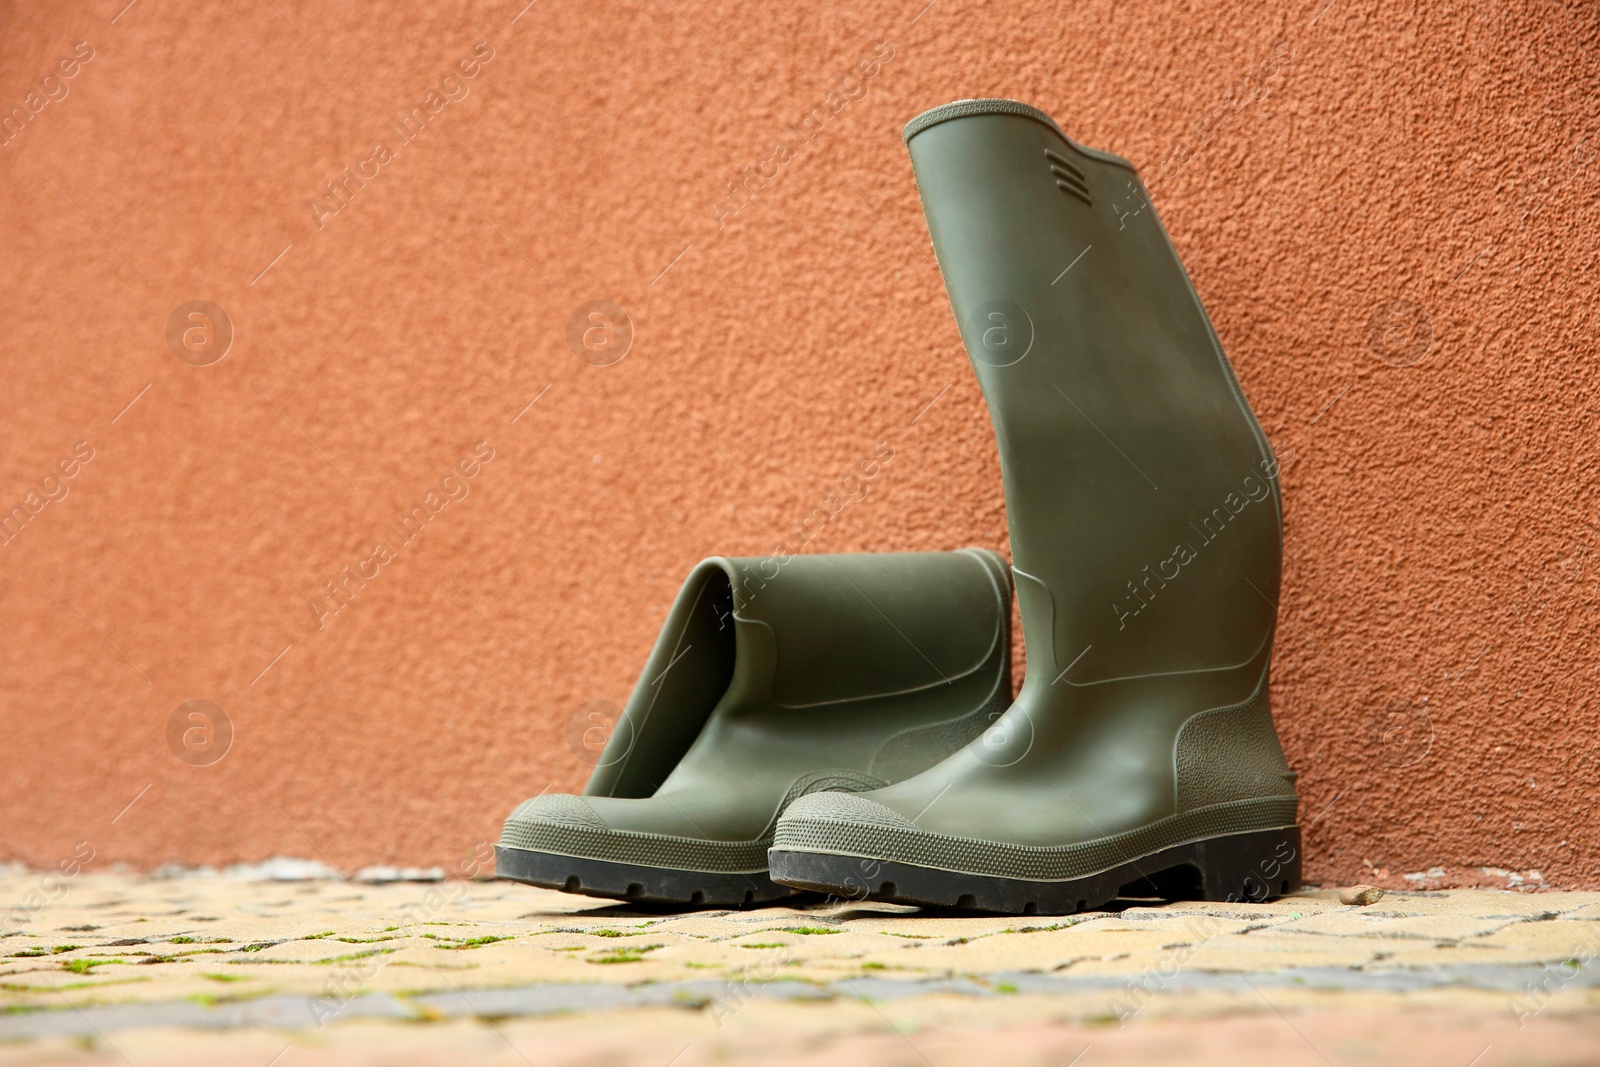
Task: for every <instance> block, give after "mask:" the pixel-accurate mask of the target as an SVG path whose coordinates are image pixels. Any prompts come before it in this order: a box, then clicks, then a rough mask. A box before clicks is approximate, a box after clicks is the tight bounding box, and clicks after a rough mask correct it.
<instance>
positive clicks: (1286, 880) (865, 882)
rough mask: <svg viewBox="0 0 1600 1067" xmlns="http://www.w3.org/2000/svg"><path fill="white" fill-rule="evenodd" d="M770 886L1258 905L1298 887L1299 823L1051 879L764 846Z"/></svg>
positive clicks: (1030, 910) (949, 899) (930, 900)
mask: <svg viewBox="0 0 1600 1067" xmlns="http://www.w3.org/2000/svg"><path fill="white" fill-rule="evenodd" d="M767 862H768V865H769V867H770V868H771V871H770V873H771V876H772V878H773V880H774V881H776V882H779V883H781V884H783V885H788V886H793V887H795V888H797V889H809V890H812V891H813V892H817V893H826V894H829V895H831V896H833V897H835V898H843V899H847V900H879V901H884V902H886V903H890V904H913V905H922V906H933V907H947V908H960V909H962V910H966V911H985V912H994V913H998V914H1002V915H1070V914H1072V913H1073V912H1079V911H1088V910H1090V909H1094V908H1101V907H1104V906H1105V905H1107V904H1109V903H1111V902H1112V901H1113V900H1116V899H1117V898H1118V897H1162V898H1165V899H1167V900H1226V901H1248V902H1254V903H1259V902H1261V901H1266V900H1276V899H1277V898H1278V897H1280V896H1283V895H1284V894H1286V893H1292V892H1294V891H1296V890H1298V889H1299V888H1300V827H1298V826H1283V827H1278V828H1276V829H1271V830H1253V831H1250V832H1248V833H1242V834H1226V835H1222V836H1219V837H1211V838H1206V839H1205V840H1201V841H1190V842H1187V843H1185V844H1181V845H1172V846H1170V847H1168V848H1163V849H1158V850H1157V851H1155V852H1150V853H1147V854H1145V855H1143V856H1139V857H1137V858H1135V859H1132V860H1129V861H1128V862H1126V863H1122V864H1119V865H1117V866H1115V867H1111V868H1109V869H1107V870H1104V871H1099V872H1097V873H1095V874H1089V875H1084V876H1083V877H1081V878H1069V879H1064V880H1062V881H1055V882H1040V881H1032V880H1029V879H1026V878H1006V877H1001V876H997V875H985V874H969V873H967V872H964V871H946V870H940V869H938V868H936V867H919V866H916V865H914V864H910V863H897V862H895V861H893V860H879V859H872V858H868V857H861V856H841V855H835V854H831V853H823V852H788V851H783V850H780V849H771V850H770V851H768V853H767Z"/></svg>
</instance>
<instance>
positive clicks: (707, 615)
mask: <svg viewBox="0 0 1600 1067" xmlns="http://www.w3.org/2000/svg"><path fill="white" fill-rule="evenodd" d="M685 593H689V595H691V596H692V597H693V598H694V599H693V602H692V603H691V605H690V608H689V610H688V612H687V614H686V615H684V617H683V623H682V630H681V632H680V634H679V635H678V636H677V637H676V639H675V640H673V641H672V644H671V646H670V652H669V654H668V655H667V656H665V657H664V658H659V657H658V658H655V659H653V661H652V663H651V664H650V665H649V666H647V667H646V668H645V676H644V677H642V678H640V679H639V684H638V686H637V687H636V688H635V690H634V694H633V697H632V698H631V699H630V701H629V707H628V711H627V714H628V716H630V717H632V718H633V720H634V721H633V728H632V733H631V735H630V736H629V741H630V742H631V744H630V746H629V749H628V751H627V752H626V753H625V754H622V755H620V756H617V755H614V754H613V753H611V752H610V751H609V750H608V751H607V758H608V759H615V760H616V766H617V767H618V770H619V773H617V774H616V776H615V779H614V781H613V782H612V783H610V787H609V788H607V789H604V792H605V793H607V794H608V795H610V796H615V797H648V796H651V795H653V794H654V793H655V791H656V790H657V789H659V788H660V787H661V783H662V782H664V781H666V780H667V776H668V775H669V774H671V773H672V770H673V768H674V767H676V766H677V765H678V762H679V761H680V760H681V759H683V755H684V753H686V752H688V751H689V746H690V745H692V744H694V740H695V738H696V737H699V736H700V731H701V730H702V729H703V728H704V727H705V724H706V719H708V718H709V717H710V715H711V712H712V710H713V709H715V708H716V706H717V702H718V701H720V700H721V699H722V696H723V694H724V693H726V692H727V691H728V686H729V684H730V683H731V682H732V681H733V665H734V658H735V654H736V652H737V645H736V638H735V636H734V623H733V586H732V583H731V582H730V581H729V578H728V575H727V573H726V572H725V571H723V570H722V569H721V568H720V567H708V568H706V569H705V571H704V573H703V577H702V581H701V584H700V588H699V589H698V590H694V591H693V592H690V591H689V590H685ZM682 595H683V594H680V597H681V596H682ZM681 602H682V601H681V600H680V603H681ZM663 636H665V634H663ZM660 647H661V646H658V648H660Z"/></svg>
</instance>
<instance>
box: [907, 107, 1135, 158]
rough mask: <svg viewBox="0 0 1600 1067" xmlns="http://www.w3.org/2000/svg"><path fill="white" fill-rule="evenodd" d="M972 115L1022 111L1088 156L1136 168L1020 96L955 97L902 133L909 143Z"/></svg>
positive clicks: (918, 117) (926, 112)
mask: <svg viewBox="0 0 1600 1067" xmlns="http://www.w3.org/2000/svg"><path fill="white" fill-rule="evenodd" d="M971 115H1021V116H1022V117H1023V118H1029V119H1032V120H1034V121H1035V122H1038V123H1041V124H1043V125H1045V126H1048V127H1049V128H1050V129H1052V130H1054V131H1055V133H1056V136H1058V137H1060V138H1061V139H1062V140H1063V141H1065V142H1067V144H1069V145H1071V146H1072V147H1073V148H1075V149H1077V150H1078V151H1079V152H1082V153H1083V154H1084V155H1086V156H1089V157H1091V158H1093V159H1098V160H1101V161H1103V162H1106V163H1115V164H1116V165H1117V166H1119V167H1127V168H1128V169H1129V170H1133V164H1132V163H1129V162H1128V161H1127V160H1126V159H1123V158H1122V157H1121V156H1116V155H1112V154H1111V153H1110V152H1102V151H1100V150H1099V149H1098V148H1086V147H1084V146H1083V145H1081V144H1079V143H1078V142H1076V141H1074V140H1073V139H1072V138H1071V137H1068V136H1067V133H1066V131H1065V130H1063V129H1062V128H1061V127H1060V125H1058V124H1057V122H1056V120H1055V119H1053V118H1051V117H1050V116H1049V115H1048V114H1047V113H1045V112H1043V111H1040V110H1039V109H1038V108H1036V107H1034V106H1033V105H1032V104H1024V103H1023V102H1022V101H1020V100H1004V99H999V98H979V99H973V100H956V101H952V102H951V103H948V104H941V105H939V106H938V107H935V108H930V109H928V110H927V111H924V112H923V113H922V114H920V115H918V116H917V117H916V118H914V119H912V120H911V121H910V122H908V123H906V126H905V129H904V130H903V131H901V134H900V136H901V137H902V138H903V139H904V140H905V141H906V143H908V144H909V143H910V142H911V138H913V137H915V136H916V135H917V134H919V133H921V132H922V131H923V130H926V129H928V128H929V127H930V126H937V125H939V123H941V122H949V121H950V120H951V119H964V118H967V117H969V116H971Z"/></svg>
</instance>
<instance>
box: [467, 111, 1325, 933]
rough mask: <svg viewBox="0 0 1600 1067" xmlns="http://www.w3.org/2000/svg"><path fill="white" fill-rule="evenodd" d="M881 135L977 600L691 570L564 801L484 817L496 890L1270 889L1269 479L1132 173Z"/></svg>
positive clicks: (998, 114) (728, 568) (1272, 533)
mask: <svg viewBox="0 0 1600 1067" xmlns="http://www.w3.org/2000/svg"><path fill="white" fill-rule="evenodd" d="M905 139H906V143H907V145H908V146H909V148H910V152H911V159H912V164H913V167H914V170H915V172H916V177H917V183H918V187H919V189H920V192H921V196H922V204H923V210H924V212H925V213H926V215H927V220H928V228H929V231H930V233H931V234H932V237H933V243H934V247H935V250H936V251H937V254H938V261H939V265H940V269H941V270H942V272H943V274H944V280H945V284H946V288H947V290H948V293H949V296H950V302H951V304H952V306H953V308H954V310H955V315H956V320H957V322H958V324H959V325H960V328H961V333H962V338H963V340H964V341H965V343H966V348H967V352H968V355H969V356H970V357H971V361H972V366H973V369H974V370H975V371H976V373H977V375H978V380H979V382H980V384H981V386H982V389H983V393H984V397H985V399H986V400H987V401H988V406H989V411H990V414H991V416H992V417H993V420H994V427H995V433H996V435H997V437H998V439H999V451H1000V468H1001V474H1002V477H1003V479H1004V485H1005V498H1006V507H1007V513H1008V520H1009V523H1010V532H1011V549H1012V553H1013V557H1014V561H1013V562H1014V565H1013V566H1012V568H1011V569H1010V573H1009V574H1008V572H1007V568H1006V567H1005V564H1004V562H1003V561H1002V560H1001V558H1000V557H999V556H997V555H996V554H995V553H993V552H988V551H984V550H979V549H967V550H965V551H962V552H952V553H926V554H884V555H839V556H800V557H794V558H791V559H789V560H787V561H785V562H782V563H779V562H778V560H777V559H775V558H774V559H768V560H756V559H711V560H707V561H705V562H704V563H702V564H700V565H699V566H698V567H697V568H696V569H695V571H694V573H693V574H691V575H690V577H689V580H688V582H687V584H686V585H685V586H684V588H683V590H682V592H681V593H680V594H679V595H678V598H677V601H676V603H675V604H674V605H673V608H672V612H671V614H670V616H669V617H668V619H667V622H666V626H665V627H664V628H663V630H662V633H661V636H660V638H659V639H658V641H657V643H656V647H655V650H654V651H653V652H652V654H651V656H650V660H649V663H648V664H647V665H646V667H645V670H644V674H643V676H642V677H641V678H640V680H639V682H638V685H637V687H636V688H635V690H634V692H633V695H632V697H631V698H630V699H629V701H628V704H627V706H626V707H625V708H624V709H623V712H622V714H621V716H620V718H619V720H618V722H617V726H616V728H615V730H614V732H613V734H612V736H611V738H610V740H609V743H608V744H607V745H606V747H605V750H604V752H603V753H602V754H601V757H600V760H599V765H598V766H597V768H596V769H595V771H594V774H593V777H592V778H591V779H590V781H589V784H588V787H587V788H586V790H585V792H584V794H583V795H582V796H539V797H535V798H533V799H532V800H529V801H527V802H525V803H524V804H522V805H521V806H520V807H518V808H517V809H516V811H515V812H513V813H512V815H511V817H510V819H509V820H508V821H507V822H506V824H505V832H504V836H503V837H502V838H501V841H500V846H499V849H498V870H499V873H500V875H501V876H503V877H507V878H512V879H515V880H518V881H523V882H529V883H532V884H534V885H540V886H546V887H550V888H556V889H565V890H567V891H569V892H578V893H587V894H592V895H595V896H602V897H614V898H621V899H627V900H636V901H655V902H674V903H683V904H705V905H723V906H731V905H742V904H752V903H760V902H765V901H771V900H775V899H779V898H781V897H784V896H787V895H790V894H792V893H794V892H796V891H799V890H810V891H815V892H821V893H826V894H831V895H833V896H835V897H843V898H849V899H863V898H866V899H873V900H884V901H892V902H896V903H902V904H917V905H924V906H928V905H932V906H949V907H956V908H964V909H976V910H982V911H991V912H1004V913H1017V914H1063V913H1067V912H1073V911H1079V910H1083V909H1085V908H1094V907H1099V906H1101V905H1104V904H1106V903H1107V902H1109V901H1111V900H1113V899H1114V898H1117V897H1118V896H1140V897H1151V896H1155V897H1165V898H1169V899H1207V900H1230V899H1231V900H1265V899H1271V898H1273V897H1276V896H1278V895H1280V894H1282V893H1286V892H1289V891H1291V890H1294V889H1297V888H1298V887H1299V882H1300V832H1299V828H1298V827H1297V826H1296V825H1295V823H1296V808H1297V798H1296V795H1295V789H1294V779H1295V775H1294V773H1293V772H1291V771H1290V770H1289V767H1288V765H1287V764H1286V762H1285V761H1284V756H1283V750H1282V748H1281V746H1280V744H1279V741H1278V737H1277V734H1276V732H1275V730H1274V727H1273V722H1272V715H1271V711H1270V709H1269V706H1268V699H1267V673H1268V665H1269V660H1270V657H1271V653H1272V637H1273V630H1274V623H1275V619H1276V603H1277V600H1278V586H1279V573H1280V567H1281V557H1282V522H1281V502H1280V494H1279V487H1278V477H1277V476H1278V468H1277V463H1276V460H1275V459H1274V457H1273V453H1272V450H1271V448H1270V446H1269V444H1268V442H1267V440H1266V437H1265V435H1264V434H1263V433H1262V431H1261V428H1260V426H1259V425H1258V423H1257V422H1256V419H1255V417H1254V415H1253V414H1252V413H1251V411H1250V408H1249V405H1248V403H1247V402H1246V400H1245V398H1244V395H1243V393H1242V392H1241V391H1240V388H1239V385H1238V382H1237V381H1236V379H1235V378H1234V375H1233V372H1232V369H1231V367H1230V366H1229V364H1228V361H1227V358H1226V357H1225V356H1224V354H1223V352H1222V348H1221V346H1220V344H1219V342H1218V340H1217V337H1216V334H1215V333H1214V332H1213V330H1212V328H1211V324H1210V322H1209V320H1208V319H1207V317H1206V314H1205V311H1204V309H1203V308H1202V307H1201V305H1200V301H1199V298H1198V297H1197V295H1196V294H1195V291H1194V288H1193V286H1192V285H1191V284H1190V282H1189V278H1188V276H1187V274H1186V273H1185V272H1184V269H1183V266H1182V264H1181V263H1180V262H1179V259H1178V256H1177V253H1176V252H1175V250H1174V249H1173V246H1172V244H1171V242H1170V240H1169V239H1168V237H1167V235H1166V232H1165V231H1164V230H1163V228H1162V226H1161V223H1160V222H1159V221H1158V220H1157V218H1156V215H1155V211H1154V210H1153V209H1152V208H1151V206H1150V203H1149V198H1148V196H1147V195H1146V193H1145V190H1144V188H1143V186H1142V185H1141V183H1140V181H1139V178H1138V175H1137V174H1136V173H1135V171H1134V170H1133V168H1132V167H1131V166H1130V165H1129V164H1128V163H1127V162H1125V161H1124V160H1122V159H1119V158H1117V157H1115V156H1112V155H1108V154H1106V153H1104V152H1098V151H1094V150H1092V149H1087V148H1083V147H1081V146H1079V145H1077V144H1075V143H1073V142H1072V141H1071V140H1070V139H1069V138H1068V137H1067V136H1066V135H1065V134H1064V133H1062V131H1061V129H1060V128H1059V127H1058V126H1057V125H1056V124H1055V123H1054V122H1053V121H1052V120H1051V119H1050V118H1049V116H1047V115H1045V114H1044V113H1043V112H1040V111H1039V110H1037V109H1035V108H1032V107H1029V106H1027V105H1025V104H1020V103H1016V102H1013V101H1006V100H969V101H960V102H957V103H953V104H949V105H946V106H944V107H940V108H936V109H934V110H932V111H929V112H927V113H926V114H923V115H921V116H919V117H918V118H916V119H915V120H913V121H912V122H911V123H910V124H909V125H908V126H907V127H906V130H905ZM1012 575H1014V577H1015V591H1016V596H1017V599H1018V608H1019V613H1020V616H1021V619H1022V628H1023V638H1024V642H1025V647H1026V653H1027V666H1028V670H1027V677H1026V679H1025V681H1024V684H1023V686H1022V689H1021V692H1020V693H1019V694H1018V695H1017V696H1016V698H1015V699H1014V700H1013V699H1012V695H1011V680H1010V670H1009V663H1010V655H1009V646H1010V618H1011V592H1012V586H1013V583H1012V581H1011V580H1010V578H1011V576H1012Z"/></svg>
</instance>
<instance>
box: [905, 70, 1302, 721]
mask: <svg viewBox="0 0 1600 1067" xmlns="http://www.w3.org/2000/svg"><path fill="white" fill-rule="evenodd" d="M906 140H907V144H908V147H909V149H910V152H911V158H912V163H913V166H914V168H915V171H916V176H917V183H918V187H919V191H920V193H921V197H922V202H923V208H924V211H925V212H926V215H927V220H928V229H929V232H930V234H931V235H932V238H933V244H934V248H935V251H936V252H937V255H938V260H939V265H940V270H941V272H942V273H943V275H944V279H945V284H946V288H947V290H948V293H949V297H950V303H951V307H952V309H953V310H954V312H955V316H956V321H957V323H958V325H959V327H960V330H961V334H962V338H963V340H964V342H965V344H966V348H967V352H968V354H969V356H970V357H971V361H972V365H973V369H974V371H975V372H976V373H977V376H978V379H979V382H980V384H981V385H982V388H983V392H984V396H985V399H986V400H987V402H988V405H989V410H990V414H991V417H992V418H993V421H994V427H995V434H996V437H997V439H998V442H999V449H1000V465H1001V472H1002V476H1003V479H1004V482H1005V491H1006V506H1007V512H1008V520H1009V523H1010V529H1011V545H1012V552H1013V562H1014V565H1015V570H1016V574H1017V595H1018V598H1019V601H1020V603H1021V607H1022V614H1023V627H1024V635H1025V640H1026V641H1027V646H1028V657H1029V664H1030V667H1033V668H1035V669H1031V670H1030V671H1029V676H1028V683H1029V684H1030V685H1032V684H1036V683H1037V682H1038V681H1039V678H1038V677H1037V676H1038V675H1040V674H1041V673H1043V672H1042V671H1040V670H1039V669H1038V668H1043V669H1044V671H1047V672H1048V677H1046V678H1043V679H1042V681H1043V682H1044V683H1049V682H1050V681H1051V679H1059V682H1060V683H1063V684H1067V685H1072V686H1087V685H1097V684H1103V683H1107V682H1112V681H1118V680H1133V679H1147V678H1150V677H1151V676H1168V677H1171V676H1175V675H1185V676H1191V678H1192V679H1194V680H1195V681H1194V684H1199V685H1200V686H1201V688H1203V689H1206V690H1207V691H1208V692H1209V693H1211V694H1212V695H1214V696H1216V697H1217V698H1218V700H1219V702H1220V701H1223V700H1225V699H1227V698H1230V697H1231V698H1233V699H1244V698H1245V697H1246V696H1248V695H1249V693H1250V691H1251V690H1252V689H1253V687H1254V683H1255V682H1257V681H1259V679H1260V676H1261V674H1262V673H1263V671H1264V669H1265V663H1266V655H1267V653H1268V650H1269V648H1270V642H1271V634H1272V629H1273V620H1274V616H1275V608H1274V605H1275V604H1276V602H1277V600H1278V585H1279V574H1280V567H1281V544H1282V538H1281V521H1280V502H1279V494H1278V486H1277V479H1276V475H1277V466H1276V463H1275V461H1274V459H1273V456H1272V452H1271V449H1270V446H1269V445H1268V443H1267V441H1266V438H1265V436H1264V434H1263V433H1262V432H1261V429H1260V427H1259V425H1258V424H1257V422H1256V420H1255V417H1254V415H1253V414H1252V413H1251V411H1250V409H1249V406H1248V404H1247V403H1246V401H1245V399H1244V396H1243V394H1242V392H1241V391H1240V389H1239V386H1238V383H1237V381H1236V380H1235V378H1234V375H1233V372H1232V369H1231V367H1230V366H1229V365H1228V362H1227V359H1226V357H1225V356H1224V355H1223V352H1222V349H1221V346H1220V344H1219V343H1218V341H1217V338H1216V335H1215V333H1214V331H1213V330H1212V328H1211V324H1210V321H1209V319H1208V318H1207V317H1206V314H1205V311H1204V309H1203V308H1202V307H1201V305H1200V302H1199V298H1198V297H1197V295H1196V294H1195V291H1194V289H1193V287H1192V285H1191V284H1190V282H1189V278H1188V276H1187V274H1186V273H1185V272H1184V269H1183V266H1182V264H1181V263H1180V262H1179V260H1178V257H1177V254H1176V252H1175V251H1174V249H1173V247H1172V244H1171V242H1170V241H1169V240H1168V238H1167V235H1166V232H1165V231H1164V230H1163V228H1162V226H1161V223H1160V221H1159V220H1158V219H1157V217H1156V213H1155V210H1154V208H1153V207H1152V206H1151V205H1150V201H1149V196H1148V194H1147V193H1146V192H1145V189H1144V187H1143V185H1142V183H1141V182H1140V181H1139V178H1138V175H1137V173H1136V172H1135V171H1134V170H1133V168H1132V167H1131V166H1130V165H1129V164H1128V163H1127V162H1125V161H1124V160H1121V159H1119V158H1117V157H1115V156H1112V155H1109V154H1107V153H1103V152H1097V151H1093V150H1090V149H1085V148H1082V147H1080V146H1078V145H1076V144H1074V143H1073V142H1072V141H1071V140H1070V139H1069V138H1067V137H1066V136H1065V135H1064V134H1063V133H1062V132H1061V130H1060V129H1059V127H1057V126H1056V125H1055V123H1054V122H1052V121H1051V120H1050V119H1049V118H1048V116H1045V115H1044V114H1043V113H1042V112H1038V111H1037V110H1035V109H1033V108H1030V107H1028V106H1027V105H1023V104H1018V103H1015V102H1012V101H963V102H959V103H956V104H951V105H947V106H945V107H942V108H936V109H934V110H933V111H931V112H928V113H926V114H924V115H922V116H920V117H918V118H917V119H915V120H913V121H912V123H911V124H910V125H908V126H907V128H906ZM1206 674H1211V675H1214V676H1216V677H1213V678H1212V679H1210V682H1209V683H1206V682H1201V681H1200V679H1201V677H1202V676H1203V675H1206ZM1234 674H1238V675H1239V679H1237V680H1236V679H1234V678H1233V677H1232V676H1233V675H1234ZM1251 675H1253V676H1254V677H1249V676H1251ZM1245 682H1248V684H1247V685H1246V686H1245V688H1244V689H1243V690H1242V691H1241V690H1240V685H1241V684H1244V683H1245ZM1057 688H1058V689H1059V688H1060V685H1057Z"/></svg>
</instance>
